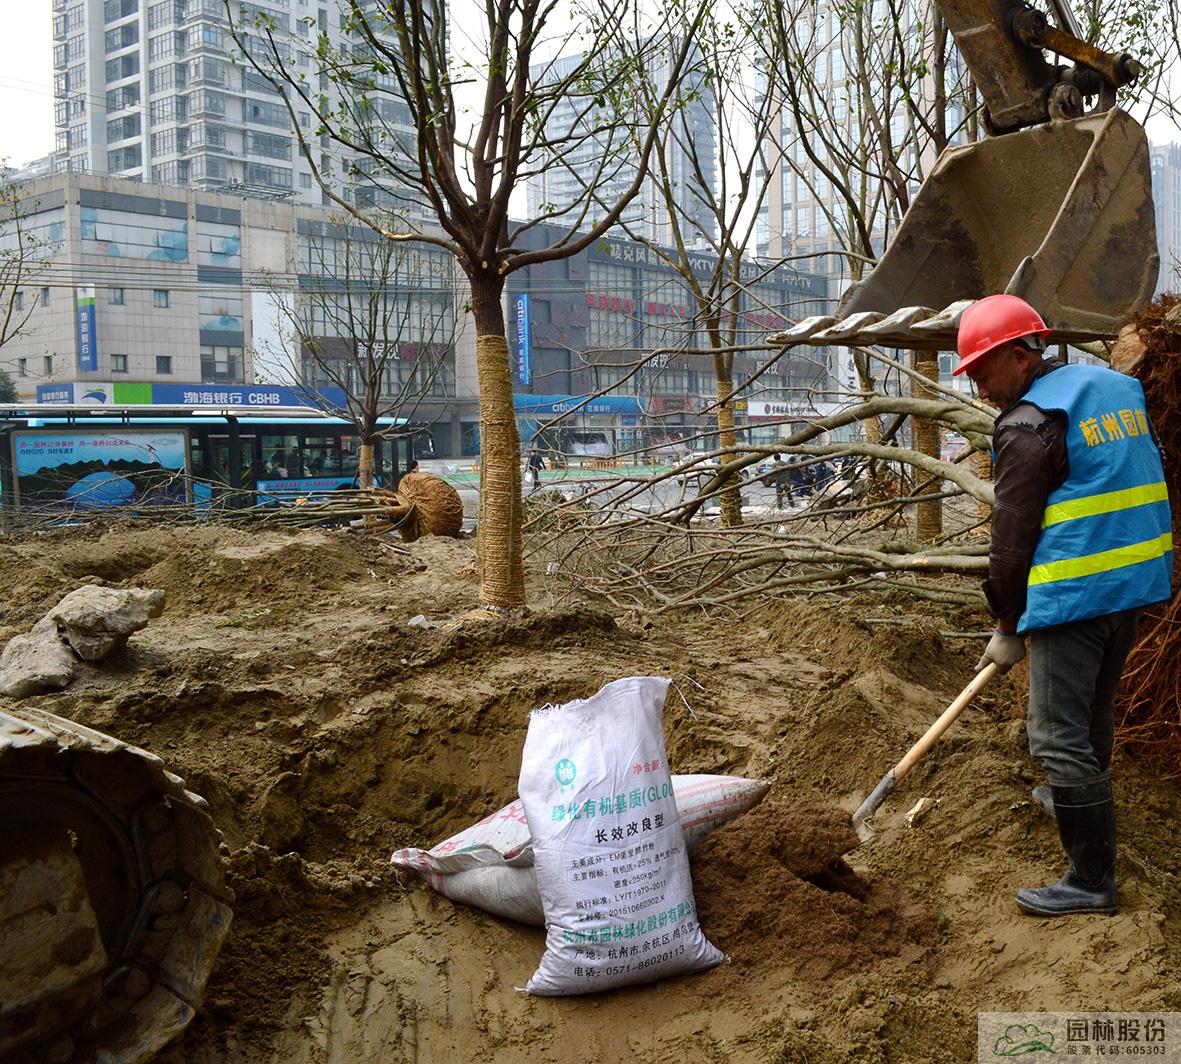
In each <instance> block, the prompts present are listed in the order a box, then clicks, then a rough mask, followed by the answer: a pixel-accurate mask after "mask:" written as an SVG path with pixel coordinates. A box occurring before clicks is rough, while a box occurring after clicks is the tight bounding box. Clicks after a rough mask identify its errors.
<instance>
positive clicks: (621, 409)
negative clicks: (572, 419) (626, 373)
mask: <svg viewBox="0 0 1181 1064" xmlns="http://www.w3.org/2000/svg"><path fill="white" fill-rule="evenodd" d="M583 403H585V404H586V405H585V406H583V405H581V404H583ZM576 407H577V411H576V413H579V414H632V415H640V414H643V413H644V406H643V402H642V401H641V400H640V399H639V398H637V397H636V396H632V395H600V396H596V397H595V398H594V399H591V400H590V401H589V402H587V397H586V396H585V395H514V396H513V409H514V410H515V411H516V413H517V416H518V417H556V416H558V415H559V414H568V413H570V412H571V411H574V410H575V408H576Z"/></svg>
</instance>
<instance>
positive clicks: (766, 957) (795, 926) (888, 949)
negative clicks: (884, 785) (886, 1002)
mask: <svg viewBox="0 0 1181 1064" xmlns="http://www.w3.org/2000/svg"><path fill="white" fill-rule="evenodd" d="M857 845H858V839H857V835H856V833H855V832H854V831H853V827H852V824H851V822H850V819H849V814H848V813H847V812H846V811H845V810H843V809H835V808H833V807H832V806H825V805H815V804H806V805H793V804H789V803H788V802H787V801H785V800H784V799H783V798H779V799H777V800H768V801H765V802H763V803H762V804H761V805H759V806H758V807H757V808H755V809H753V810H752V811H751V812H749V813H747V814H746V815H745V816H743V817H740V818H739V819H738V820H736V821H734V822H733V823H731V824H728V825H726V826H725V827H723V828H721V829H720V830H718V831H717V832H715V833H714V834H713V835H711V836H710V837H709V838H708V839H706V841H705V843H704V845H702V847H701V848H700V849H699V850H698V852H697V854H696V855H695V856H694V860H693V875H694V890H695V892H696V895H697V908H698V912H699V913H700V915H701V922H702V926H703V927H704V928H705V931H706V934H708V935H709V936H710V938H711V940H712V941H713V942H714V943H716V944H717V945H718V946H719V947H720V948H721V949H724V950H725V951H726V952H727V953H728V954H729V955H730V957H731V958H732V959H733V961H734V962H735V963H737V964H739V965H741V966H745V967H749V968H762V967H771V968H780V967H784V966H786V967H788V968H790V969H792V970H794V971H795V972H797V973H798V975H799V977H800V978H801V979H803V980H804V981H805V982H806V983H808V984H809V985H811V986H813V987H815V988H816V990H817V991H818V992H820V991H822V990H823V989H824V988H825V987H826V986H828V985H829V984H831V983H832V981H833V980H835V979H840V978H841V977H844V976H848V975H851V974H852V973H854V972H862V973H864V972H866V971H868V970H871V969H872V968H873V967H874V965H875V964H876V962H878V961H879V960H881V959H882V958H884V957H900V958H902V960H903V961H904V963H907V964H914V965H921V966H922V967H923V969H924V970H926V971H928V972H929V971H930V969H931V967H932V966H933V963H934V952H933V951H934V949H935V947H936V944H937V942H938V939H939V935H938V932H937V929H936V920H935V915H934V913H932V912H931V911H930V910H929V909H928V908H927V907H926V906H924V905H923V904H921V903H919V902H917V901H915V900H913V899H908V898H907V897H906V895H905V894H904V893H903V892H902V891H900V890H899V889H898V888H897V887H895V886H893V885H891V884H888V883H885V882H882V881H880V880H875V879H866V878H863V877H862V876H859V875H857V873H855V872H854V871H853V869H852V868H850V867H849V866H848V865H847V864H846V863H845V862H844V861H843V860H842V859H841V858H842V857H843V856H844V855H845V854H848V853H850V852H851V851H852V850H854V849H855V848H856V847H857Z"/></svg>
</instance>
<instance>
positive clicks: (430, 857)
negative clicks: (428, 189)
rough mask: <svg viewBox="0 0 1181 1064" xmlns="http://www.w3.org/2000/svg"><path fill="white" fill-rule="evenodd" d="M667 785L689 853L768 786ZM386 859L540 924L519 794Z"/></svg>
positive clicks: (715, 779) (449, 892)
mask: <svg viewBox="0 0 1181 1064" xmlns="http://www.w3.org/2000/svg"><path fill="white" fill-rule="evenodd" d="M672 783H673V800H674V801H675V802H676V805H677V811H678V813H679V814H680V817H681V828H682V830H683V831H684V834H685V848H686V849H687V850H688V851H689V853H692V852H693V851H694V850H696V849H697V847H698V846H700V845H701V843H702V842H703V841H704V840H705V837H706V836H707V835H708V834H709V833H710V832H711V831H713V829H714V828H716V827H718V826H719V825H720V824H725V823H726V822H727V821H730V820H733V819H734V818H735V817H736V816H738V815H740V814H741V813H745V812H746V811H747V810H748V809H750V808H752V807H753V806H755V805H757V804H758V803H759V802H760V801H762V798H763V795H765V794H766V793H767V789H768V787H769V786H770V784H768V783H767V781H766V780H751V779H745V778H743V777H742V776H712V775H674V776H673V778H672ZM390 862H391V863H392V864H394V865H396V866H397V867H398V868H404V869H406V870H407V871H410V872H414V873H416V874H417V875H419V876H421V877H422V879H423V880H424V881H425V882H426V884H427V885H428V886H430V887H431V888H432V889H434V890H437V891H438V892H439V893H440V894H442V895H443V896H444V897H447V898H450V899H451V900H452V901H458V902H462V903H463V904H465V905H474V906H475V907H476V908H478V909H483V910H485V911H486V912H490V913H493V914H495V915H496V916H504V917H507V918H508V919H510V920H519V921H520V922H521V923H523V924H533V925H535V926H537V927H541V926H543V925H544V923H545V917H544V915H543V914H542V911H541V895H540V894H539V893H538V891H537V876H536V873H535V872H534V869H533V839H532V836H530V834H529V823H528V821H527V820H526V819H525V808H524V806H523V805H522V804H521V802H520V800H517V801H515V802H510V803H509V804H508V805H506V806H504V807H502V808H500V809H498V810H496V812H495V813H490V814H489V815H488V816H486V817H484V819H483V820H481V821H480V822H479V823H477V824H473V825H472V826H471V827H469V828H465V829H464V830H463V831H461V832H459V833H458V834H456V835H452V836H451V838H449V839H444V840H443V841H442V842H440V843H438V844H437V845H435V846H432V847H431V848H430V849H429V850H422V849H418V848H416V847H407V848H406V849H402V850H397V851H395V852H394V854H393V856H392V857H391V858H390Z"/></svg>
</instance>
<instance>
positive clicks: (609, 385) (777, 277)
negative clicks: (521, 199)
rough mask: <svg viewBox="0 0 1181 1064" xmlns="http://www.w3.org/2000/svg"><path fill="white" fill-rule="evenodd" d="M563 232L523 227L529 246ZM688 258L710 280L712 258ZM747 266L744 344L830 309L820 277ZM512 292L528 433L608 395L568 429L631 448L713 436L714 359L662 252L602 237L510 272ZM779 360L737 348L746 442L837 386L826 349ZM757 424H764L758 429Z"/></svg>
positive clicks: (812, 409)
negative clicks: (564, 255) (577, 251)
mask: <svg viewBox="0 0 1181 1064" xmlns="http://www.w3.org/2000/svg"><path fill="white" fill-rule="evenodd" d="M558 234H559V230H557V229H556V228H548V229H547V227H545V226H537V227H535V228H533V229H531V230H529V231H528V232H526V233H525V234H524V238H523V239H524V241H525V244H524V246H525V247H542V246H545V244H546V243H548V242H552V241H553V240H555V239H556V238H557V236H558ZM691 264H692V268H693V271H694V272H695V273H696V274H698V275H699V276H700V277H702V278H706V277H708V276H709V275H710V274H711V272H712V271H713V269H714V267H715V265H716V259H715V257H714V256H713V255H712V254H710V253H705V252H702V253H695V254H694V255H693V256H691ZM743 273H744V276H745V278H746V280H747V285H746V288H745V291H744V294H743V296H742V299H741V305H740V307H739V308H738V314H739V319H740V322H739V324H740V328H739V330H738V343H740V344H759V343H762V342H763V339H764V338H765V337H766V335H767V334H768V333H771V332H774V331H776V330H779V329H782V328H784V327H785V326H786V324H787V322H789V321H794V320H797V319H799V318H802V317H805V316H807V315H809V314H817V313H821V312H822V311H823V309H824V307H825V306H826V297H827V287H826V283H825V281H824V279H823V278H819V277H815V276H810V275H807V274H804V273H800V272H798V271H796V270H793V269H790V268H787V267H774V266H772V265H769V264H767V263H760V262H756V261H755V260H751V261H750V262H749V263H747V264H745V265H744V270H743ZM507 299H508V310H509V318H510V320H511V321H512V322H513V323H514V325H510V328H509V341H510V345H511V344H513V343H514V340H515V347H514V352H515V355H516V366H515V371H516V387H515V390H516V391H517V392H518V393H520V395H521V396H522V397H521V398H519V399H518V406H519V409H520V410H521V413H522V433H523V435H525V436H532V435H533V434H534V433H536V432H537V431H539V430H540V429H541V427H542V426H543V425H544V423H545V422H546V421H547V420H548V419H550V418H552V417H555V416H557V415H558V414H561V413H564V412H565V411H566V410H568V409H571V408H572V407H573V406H574V405H577V404H576V403H571V402H570V399H569V397H571V396H587V395H596V394H597V393H600V392H603V393H606V394H605V395H604V396H603V398H602V399H597V400H596V401H595V403H594V404H588V405H587V406H584V407H582V409H581V410H580V411H579V413H578V415H577V420H576V421H575V422H574V425H573V426H570V427H571V428H577V429H578V430H585V431H588V432H591V433H598V434H602V435H604V436H606V440H605V441H599V440H594V441H590V440H588V441H586V442H587V443H588V444H597V445H599V446H601V444H602V442H606V443H607V444H608V445H610V446H611V447H613V449H614V450H615V451H617V452H626V451H629V450H632V449H633V448H652V447H662V446H664V445H670V446H671V445H674V444H676V443H677V442H678V441H681V440H685V439H692V438H694V437H703V438H702V439H699V440H698V441H697V442H696V444H695V445H696V446H697V447H699V448H700V447H702V446H703V445H704V444H705V443H706V442H708V434H709V432H710V429H711V426H712V424H713V415H712V413H711V411H712V409H713V406H714V403H715V401H716V398H717V390H716V384H715V381H716V377H715V373H714V361H713V356H712V354H711V353H710V351H709V347H708V341H707V338H706V335H705V333H704V331H703V329H702V327H701V324H700V321H699V319H698V315H697V310H696V307H695V305H694V301H693V298H692V296H691V295H690V292H689V289H688V286H687V285H686V284H685V282H684V280H683V279H682V278H681V277H680V276H679V275H678V274H676V273H675V272H674V271H673V270H672V269H671V268H670V267H669V266H668V265H667V264H666V263H665V262H664V261H662V259H661V257H660V256H659V255H658V254H657V253H656V252H655V251H654V250H652V249H651V248H649V247H647V246H645V245H643V244H640V243H636V242H633V241H630V240H624V239H621V238H619V237H610V238H607V239H604V240H600V241H597V242H596V243H594V244H592V245H591V246H590V247H589V248H588V249H587V250H586V251H585V252H583V253H582V254H581V255H577V256H575V257H573V258H570V259H565V260H560V261H557V262H552V263H542V264H538V265H536V266H533V267H531V268H529V269H527V270H522V271H520V272H519V273H514V274H511V275H510V276H509V278H508V287H507ZM514 334H515V335H514ZM772 356H773V352H771V351H769V350H763V351H750V352H738V353H736V354H735V356H734V365H733V370H732V379H733V382H734V384H735V386H738V385H742V384H746V387H745V388H744V389H743V392H742V397H741V398H740V400H739V401H738V402H737V404H736V406H737V413H736V416H737V420H738V422H739V423H740V425H742V426H743V428H744V435H743V439H744V440H755V441H758V440H763V439H766V440H770V439H773V438H774V436H775V434H776V431H777V430H776V428H774V427H773V426H774V425H775V424H776V423H779V424H782V422H783V421H784V420H785V419H786V414H785V411H787V410H790V411H791V412H792V413H800V414H801V415H804V416H807V415H809V414H811V415H814V414H815V413H816V404H817V403H823V402H824V401H825V399H826V398H828V393H830V392H831V390H832V383H831V380H830V374H829V367H828V364H827V360H826V357H825V353H824V352H819V353H817V352H813V351H811V350H804V351H795V352H791V353H789V354H788V355H785V356H784V357H782V358H780V359H778V360H775V361H774V362H772V361H771V360H772ZM527 395H530V396H533V397H536V396H537V395H542V396H544V397H545V401H544V402H539V401H537V400H536V399H535V398H525V396H527ZM759 426H766V429H765V431H754V430H756V429H757V428H758V427H759ZM566 449H568V448H566Z"/></svg>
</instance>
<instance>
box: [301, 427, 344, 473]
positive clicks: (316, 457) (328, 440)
mask: <svg viewBox="0 0 1181 1064" xmlns="http://www.w3.org/2000/svg"><path fill="white" fill-rule="evenodd" d="M303 464H304V469H305V470H306V475H307V476H309V477H339V476H340V475H341V465H342V463H341V455H340V438H339V437H337V436H305V437H304V438H303Z"/></svg>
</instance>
